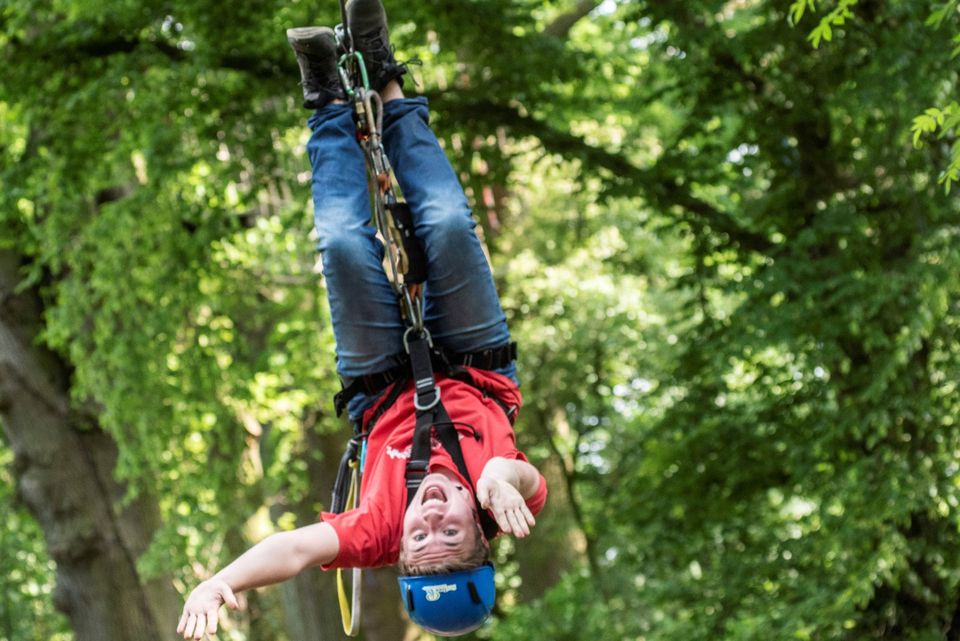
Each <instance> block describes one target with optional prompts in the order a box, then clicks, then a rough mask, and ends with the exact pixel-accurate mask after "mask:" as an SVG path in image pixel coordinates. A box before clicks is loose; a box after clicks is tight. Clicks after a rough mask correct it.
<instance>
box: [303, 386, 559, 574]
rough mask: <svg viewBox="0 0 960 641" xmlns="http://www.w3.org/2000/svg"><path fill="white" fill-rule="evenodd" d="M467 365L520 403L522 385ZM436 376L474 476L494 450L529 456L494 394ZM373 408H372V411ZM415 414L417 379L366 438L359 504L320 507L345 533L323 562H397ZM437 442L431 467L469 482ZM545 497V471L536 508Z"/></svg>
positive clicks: (507, 399)
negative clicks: (337, 549)
mask: <svg viewBox="0 0 960 641" xmlns="http://www.w3.org/2000/svg"><path fill="white" fill-rule="evenodd" d="M468 371H469V372H470V374H471V375H472V376H473V379H474V381H475V382H476V383H477V385H478V386H479V387H480V388H482V389H483V390H486V391H487V392H488V394H495V395H496V396H497V398H499V399H501V400H502V401H503V402H504V403H506V404H507V405H515V406H517V407H518V408H519V407H520V404H521V403H522V400H521V398H520V391H519V390H518V389H517V386H516V385H515V384H514V383H513V382H512V381H511V380H510V379H508V378H506V377H505V376H501V375H499V374H495V373H493V372H489V371H486V370H479V369H470V370H468ZM437 382H438V384H439V385H440V399H441V401H442V402H443V406H444V407H445V408H446V410H447V412H448V413H449V414H450V418H451V419H452V420H453V421H454V422H456V423H457V426H456V428H457V432H458V434H459V436H460V449H462V450H463V459H464V462H465V463H466V466H467V470H468V471H469V472H470V478H471V480H473V482H474V483H476V482H477V480H478V479H479V478H480V474H481V472H483V467H484V465H486V463H487V461H489V460H490V459H491V458H493V457H495V456H502V457H503V458H507V459H519V460H521V461H526V460H527V457H526V456H524V454H523V452H521V451H519V450H518V449H517V443H516V438H515V436H514V433H513V428H512V427H511V425H510V422H509V421H508V420H507V417H506V415H505V414H504V412H503V410H502V409H501V408H500V406H499V405H497V403H496V401H494V400H493V399H492V398H489V396H487V395H485V394H484V392H483V391H481V390H480V389H477V387H474V386H473V385H470V384H468V383H464V382H462V381H458V380H455V379H451V378H446V377H444V376H438V377H437ZM375 408H376V406H374V407H373V408H371V409H370V410H368V412H373V411H374V410H375ZM368 416H369V414H368ZM365 418H366V417H365ZM415 422H416V416H415V410H414V407H413V386H412V384H409V383H408V389H407V390H405V391H404V392H403V393H402V394H401V395H400V397H399V398H398V399H397V400H396V402H395V403H394V404H393V406H392V407H391V408H390V409H388V410H387V411H386V412H384V414H383V416H381V417H380V418H379V419H378V420H377V423H376V425H375V426H374V428H373V432H372V433H371V434H370V436H369V438H368V439H367V456H366V463H365V469H364V473H363V480H362V482H361V484H360V504H359V506H358V507H357V508H356V509H353V510H348V511H346V512H343V513H342V514H333V513H330V512H324V513H322V514H321V515H320V518H321V519H322V520H323V521H325V522H327V523H329V524H330V525H332V526H333V529H334V530H336V532H337V536H338V537H339V539H340V552H339V554H338V555H337V558H336V559H335V560H334V561H333V562H332V563H330V564H328V565H325V566H323V567H324V569H329V568H337V567H378V566H381V565H393V564H395V563H396V562H397V561H398V560H399V558H400V538H401V534H402V531H403V515H404V513H405V512H406V507H407V491H406V485H405V481H404V473H405V471H406V465H407V460H408V459H409V458H410V448H411V446H412V443H413V428H414V424H415ZM470 426H472V429H471V427H470ZM432 445H433V446H432V449H431V453H430V471H431V472H432V471H435V470H436V469H437V468H438V467H443V468H446V469H448V470H451V471H453V472H455V473H456V474H457V476H458V477H460V481H461V482H462V483H464V485H466V486H467V487H469V484H467V482H466V479H464V478H463V477H461V476H460V474H459V472H457V466H456V464H455V463H454V462H453V459H452V458H451V457H450V454H449V453H448V452H447V451H446V450H445V449H444V448H443V446H442V445H440V442H439V441H438V440H437V439H436V438H434V439H433V444H432ZM546 501H547V482H546V480H545V479H544V478H543V475H542V474H541V475H540V487H539V488H537V491H536V493H535V494H534V495H533V496H531V497H530V498H529V499H527V506H528V507H529V508H530V511H531V512H533V513H534V514H537V513H539V512H540V510H542V509H543V506H544V504H545V503H546ZM491 516H492V515H491Z"/></svg>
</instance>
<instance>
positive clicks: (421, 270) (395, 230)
mask: <svg viewBox="0 0 960 641" xmlns="http://www.w3.org/2000/svg"><path fill="white" fill-rule="evenodd" d="M340 12H341V19H342V24H340V25H337V27H336V30H335V33H336V35H337V43H338V46H339V47H340V49H341V50H342V51H344V52H345V53H344V54H343V55H342V56H341V57H340V60H339V63H338V69H339V74H340V80H341V82H342V84H343V88H344V91H345V92H346V95H347V96H348V98H349V99H350V100H351V101H352V103H353V107H354V121H355V123H356V126H357V130H356V133H357V141H358V142H359V143H360V146H361V148H362V149H363V151H364V157H365V159H366V164H367V168H368V172H369V175H370V191H371V193H372V194H373V220H374V223H375V225H376V227H377V230H378V232H379V234H380V236H381V239H382V240H383V244H384V247H385V256H386V260H385V263H386V271H387V278H388V280H389V281H390V284H391V287H392V288H393V290H394V293H395V294H396V296H397V299H398V301H399V303H400V309H401V314H402V317H403V321H404V323H405V324H406V326H407V329H406V332H405V333H404V336H403V345H404V352H401V353H400V354H397V355H394V356H393V359H392V360H393V362H394V363H395V365H394V366H393V367H391V368H390V369H388V370H386V371H384V372H379V373H377V374H372V375H368V376H362V377H358V378H356V379H352V380H345V381H343V383H344V386H343V389H342V390H341V391H340V392H339V393H338V394H337V395H336V396H335V398H334V405H335V407H336V411H337V415H338V416H339V415H340V414H341V413H342V412H343V410H344V409H345V408H346V407H347V404H348V403H349V402H350V399H351V398H353V397H354V396H356V395H357V394H360V393H365V394H368V395H374V394H378V393H380V392H383V391H384V390H386V389H387V388H388V387H390V386H391V385H392V388H391V389H390V390H389V391H387V392H386V396H385V397H384V398H383V399H382V400H381V401H380V402H379V404H378V405H377V408H376V409H375V410H374V412H373V414H372V415H371V417H370V418H368V420H367V422H366V424H365V425H354V436H353V438H351V439H350V441H349V442H348V444H347V448H346V451H345V452H344V455H343V457H342V458H341V460H340V465H339V468H338V470H337V480H336V482H335V484H334V489H333V498H332V501H331V511H332V512H334V513H339V512H343V511H346V510H349V509H353V508H356V507H357V506H358V505H359V498H360V482H361V479H362V475H363V466H364V465H363V464H364V460H365V456H366V444H367V437H368V436H369V434H370V431H371V430H372V429H373V427H374V425H375V423H376V421H377V420H378V419H379V418H380V416H382V415H383V413H384V412H386V410H387V409H389V407H390V406H391V405H392V404H393V403H394V402H395V401H396V400H397V398H399V396H400V394H401V393H402V392H403V390H404V389H406V387H407V382H408V381H409V380H410V378H411V376H412V379H413V383H414V388H415V391H414V407H415V409H416V422H415V428H414V435H413V445H412V448H411V455H410V460H409V462H408V463H407V466H406V473H405V480H406V490H407V505H409V504H410V502H411V501H412V499H413V496H414V494H416V492H417V489H418V488H419V486H420V483H421V481H422V480H423V478H424V477H425V476H426V474H427V473H428V471H429V462H430V450H431V437H432V436H433V435H434V434H435V435H436V437H437V439H438V440H439V441H440V443H441V445H442V446H443V447H444V449H446V450H447V452H448V453H449V454H450V457H451V458H452V459H453V462H454V464H455V465H456V466H457V469H458V470H459V472H460V474H461V476H463V478H464V480H465V481H467V483H469V484H470V486H471V487H472V488H474V490H475V486H474V483H473V480H472V479H471V478H470V473H469V471H468V470H467V466H466V463H465V461H464V458H463V452H462V450H461V448H460V441H459V436H458V434H457V429H456V427H457V424H456V423H455V422H454V421H452V420H451V419H450V416H449V414H448V413H447V410H446V409H445V408H444V406H443V403H442V402H441V400H440V387H439V385H437V383H436V379H435V377H434V371H442V372H444V373H446V374H448V375H449V376H451V377H453V378H459V379H460V380H464V381H466V382H468V383H470V384H471V385H474V386H476V384H475V383H474V381H473V378H472V377H471V376H470V374H469V372H467V371H466V370H465V369H463V368H464V367H477V368H481V369H491V370H492V369H498V368H501V367H505V366H506V365H509V364H510V362H511V361H513V360H514V359H515V358H516V343H510V344H509V345H505V346H502V347H499V348H494V349H488V350H483V351H480V352H472V353H466V354H456V353H451V352H448V351H446V350H442V349H440V348H439V347H437V346H434V345H433V341H432V340H431V337H430V333H429V332H428V331H427V329H426V327H425V326H424V319H423V284H424V282H425V281H426V280H427V259H426V254H425V252H424V250H423V246H422V244H421V243H420V241H419V239H418V238H417V237H416V235H415V234H414V226H413V215H412V212H411V210H410V207H409V205H408V204H407V203H406V202H405V201H403V200H402V199H401V198H399V197H398V195H397V194H398V191H399V190H398V189H397V188H396V180H395V177H394V176H393V171H392V169H391V167H390V162H389V160H388V159H387V155H386V152H385V151H384V148H383V141H382V138H381V133H382V126H383V100H382V99H381V97H380V95H379V94H378V93H377V92H376V91H374V90H373V89H371V88H370V83H369V79H368V78H367V71H366V67H365V65H364V61H363V56H362V54H361V53H360V52H359V51H357V50H356V49H355V47H354V42H353V37H352V34H351V33H350V28H349V27H350V25H349V24H348V22H347V12H346V6H345V0H340ZM484 394H486V392H485V391H484ZM489 396H490V398H492V399H493V400H494V401H495V402H497V403H498V404H499V405H500V407H501V408H502V409H503V411H504V413H505V414H506V416H507V418H508V419H509V420H510V422H511V424H512V423H513V419H514V418H515V416H516V410H517V408H516V407H511V406H507V405H506V404H505V403H503V402H502V401H501V400H500V399H499V398H497V397H496V395H493V394H490V395H489ZM474 497H475V500H476V491H474ZM476 507H477V511H478V514H479V515H480V521H481V527H482V529H483V532H484V535H485V536H486V537H487V539H488V540H489V539H491V538H493V536H494V535H495V534H496V533H497V524H496V522H495V521H494V520H493V518H491V517H490V515H489V514H488V513H487V511H486V510H484V509H483V508H482V507H481V506H480V504H479V500H476ZM361 579H362V572H361V569H360V568H353V569H352V581H351V583H352V585H351V597H350V598H349V599H348V597H347V591H346V588H345V585H344V579H343V573H342V572H341V570H339V569H338V570H337V595H338V600H339V602H340V614H341V619H342V623H343V631H344V633H346V634H347V635H348V636H356V635H357V633H358V632H359V629H360V610H361V598H360V585H361Z"/></svg>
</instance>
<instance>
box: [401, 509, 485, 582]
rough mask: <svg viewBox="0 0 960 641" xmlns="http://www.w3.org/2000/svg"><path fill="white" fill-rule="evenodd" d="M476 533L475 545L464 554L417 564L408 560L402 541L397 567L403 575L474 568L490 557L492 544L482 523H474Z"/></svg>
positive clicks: (420, 574) (419, 574)
mask: <svg viewBox="0 0 960 641" xmlns="http://www.w3.org/2000/svg"><path fill="white" fill-rule="evenodd" d="M473 525H474V529H475V534H476V536H475V537H474V544H473V547H472V548H471V549H470V550H468V551H467V553H466V554H464V555H462V556H451V557H448V558H446V559H444V560H442V561H434V562H433V563H424V564H422V565H416V564H413V563H409V562H408V561H407V551H406V548H405V547H404V543H403V541H401V542H400V562H399V563H398V564H397V569H398V570H399V571H400V575H401V576H423V575H427V574H448V573H450V572H459V571H460V570H472V569H473V568H476V567H479V566H481V565H483V564H484V563H486V562H487V559H489V558H490V545H489V544H488V543H487V540H486V539H485V538H484V536H483V530H482V529H481V527H480V524H479V523H477V522H476V521H474V523H473Z"/></svg>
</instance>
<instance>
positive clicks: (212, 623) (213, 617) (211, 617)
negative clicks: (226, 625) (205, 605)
mask: <svg viewBox="0 0 960 641" xmlns="http://www.w3.org/2000/svg"><path fill="white" fill-rule="evenodd" d="M216 633H217V611H216V610H209V611H207V634H209V635H210V636H213V635H214V634H216Z"/></svg>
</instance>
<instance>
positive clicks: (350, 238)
mask: <svg viewBox="0 0 960 641" xmlns="http://www.w3.org/2000/svg"><path fill="white" fill-rule="evenodd" d="M317 231H318V233H319V236H320V239H319V242H318V243H317V247H318V249H319V250H320V253H321V254H322V255H323V265H324V270H329V269H330V267H355V266H359V265H361V264H365V263H366V262H367V261H368V260H369V253H370V246H371V239H370V238H368V236H367V234H365V233H364V232H363V230H360V229H350V228H348V227H337V226H334V225H330V226H324V227H323V228H320V226H319V225H318V228H317Z"/></svg>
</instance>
